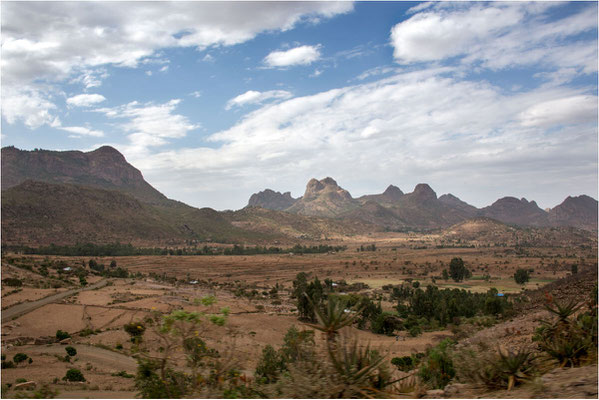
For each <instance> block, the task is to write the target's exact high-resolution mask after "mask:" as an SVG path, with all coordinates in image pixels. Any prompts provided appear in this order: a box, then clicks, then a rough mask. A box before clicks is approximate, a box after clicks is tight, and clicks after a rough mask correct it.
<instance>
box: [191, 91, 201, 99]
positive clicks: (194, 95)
mask: <svg viewBox="0 0 599 400" xmlns="http://www.w3.org/2000/svg"><path fill="white" fill-rule="evenodd" d="M189 95H190V96H193V97H195V98H196V99H199V98H200V97H202V92H200V91H199V90H196V91H195V92H191V93H189Z"/></svg>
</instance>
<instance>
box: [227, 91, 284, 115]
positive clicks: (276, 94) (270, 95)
mask: <svg viewBox="0 0 599 400" xmlns="http://www.w3.org/2000/svg"><path fill="white" fill-rule="evenodd" d="M291 96H292V94H291V93H290V92H288V91H286V90H269V91H267V92H258V91H256V90H248V91H247V92H245V93H242V94H240V95H239V96H236V97H234V98H232V99H231V100H229V101H228V102H227V105H226V106H225V109H227V110H230V109H231V108H233V107H241V106H244V105H246V104H261V103H264V102H265V101H268V100H273V99H274V100H276V99H288V98H290V97H291Z"/></svg>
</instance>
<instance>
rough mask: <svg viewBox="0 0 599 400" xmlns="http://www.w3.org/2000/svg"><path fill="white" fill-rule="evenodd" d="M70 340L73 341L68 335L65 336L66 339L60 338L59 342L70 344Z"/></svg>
mask: <svg viewBox="0 0 599 400" xmlns="http://www.w3.org/2000/svg"><path fill="white" fill-rule="evenodd" d="M72 342H73V339H71V338H70V337H69V338H66V339H62V340H61V341H60V344H71V343H72Z"/></svg>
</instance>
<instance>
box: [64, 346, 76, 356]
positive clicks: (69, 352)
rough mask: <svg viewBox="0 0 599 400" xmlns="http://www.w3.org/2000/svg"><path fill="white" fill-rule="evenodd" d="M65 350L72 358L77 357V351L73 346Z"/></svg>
mask: <svg viewBox="0 0 599 400" xmlns="http://www.w3.org/2000/svg"><path fill="white" fill-rule="evenodd" d="M64 349H65V351H66V352H67V354H68V355H69V356H70V357H75V356H76V355H77V349H76V348H74V347H73V346H67V347H65V348H64Z"/></svg>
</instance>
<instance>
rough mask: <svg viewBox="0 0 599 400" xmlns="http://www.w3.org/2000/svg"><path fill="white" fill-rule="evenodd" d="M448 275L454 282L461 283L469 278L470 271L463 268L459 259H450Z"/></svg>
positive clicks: (462, 262)
mask: <svg viewBox="0 0 599 400" xmlns="http://www.w3.org/2000/svg"><path fill="white" fill-rule="evenodd" d="M449 275H450V276H451V279H453V280H454V281H456V282H461V281H463V280H464V278H468V277H469V276H470V271H468V269H467V268H466V267H465V266H464V261H463V260H462V259H461V258H457V257H455V258H452V259H451V261H450V262H449Z"/></svg>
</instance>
